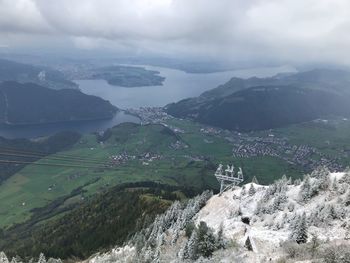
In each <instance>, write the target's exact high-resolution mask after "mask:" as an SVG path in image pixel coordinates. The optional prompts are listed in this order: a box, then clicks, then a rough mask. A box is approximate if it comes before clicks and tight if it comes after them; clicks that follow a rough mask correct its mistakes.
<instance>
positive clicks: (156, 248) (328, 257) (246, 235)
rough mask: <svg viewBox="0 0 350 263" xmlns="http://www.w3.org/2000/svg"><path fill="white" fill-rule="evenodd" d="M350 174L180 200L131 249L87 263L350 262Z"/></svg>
mask: <svg viewBox="0 0 350 263" xmlns="http://www.w3.org/2000/svg"><path fill="white" fill-rule="evenodd" d="M349 187H350V175H349V173H348V172H345V173H329V171H328V170H327V169H326V168H320V169H317V170H315V171H314V172H313V173H311V174H310V175H306V176H305V177H304V179H303V180H302V181H301V180H296V181H295V182H294V183H292V181H291V180H288V179H287V178H286V177H283V178H282V179H280V180H278V181H276V182H275V183H273V184H271V185H269V186H262V185H259V184H257V182H255V183H249V184H246V185H243V186H242V187H234V188H232V189H229V190H227V191H226V192H224V193H222V194H218V195H214V196H211V194H210V193H208V192H204V193H203V194H202V195H200V196H197V197H196V198H194V199H192V200H190V201H189V202H187V204H181V203H179V202H175V203H174V204H173V205H172V206H171V207H170V208H169V209H168V210H167V211H166V212H165V213H164V214H162V215H160V216H158V217H157V218H156V219H155V221H154V222H153V223H152V224H151V225H150V226H149V227H147V228H145V229H143V230H142V231H140V232H139V233H138V234H136V235H135V236H133V237H132V238H131V239H130V240H129V242H127V243H126V244H125V245H124V246H119V247H115V248H114V249H113V250H110V251H109V252H106V253H103V252H102V253H100V254H98V255H93V256H92V257H91V258H89V259H88V260H86V261H85V262H89V263H105V262H233V263H234V262H242V263H255V262H325V263H328V262H348V261H349V259H350V253H349V248H350V244H349V238H350V224H349V219H350V217H349V215H350V213H349V212H350V193H349V191H348V188H349Z"/></svg>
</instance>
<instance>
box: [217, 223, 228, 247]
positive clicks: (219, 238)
mask: <svg viewBox="0 0 350 263" xmlns="http://www.w3.org/2000/svg"><path fill="white" fill-rule="evenodd" d="M216 248H217V249H225V248H226V241H225V237H224V226H223V224H222V223H221V224H220V227H219V231H218V234H217V237H216Z"/></svg>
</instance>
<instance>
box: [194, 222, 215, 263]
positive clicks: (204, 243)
mask: <svg viewBox="0 0 350 263" xmlns="http://www.w3.org/2000/svg"><path fill="white" fill-rule="evenodd" d="M215 248H216V246H215V237H214V234H213V231H212V230H211V229H210V228H209V227H208V226H207V224H206V223H205V222H203V221H201V222H200V223H199V226H198V253H199V254H200V255H202V256H204V257H210V256H211V255H212V254H213V252H214V251H215Z"/></svg>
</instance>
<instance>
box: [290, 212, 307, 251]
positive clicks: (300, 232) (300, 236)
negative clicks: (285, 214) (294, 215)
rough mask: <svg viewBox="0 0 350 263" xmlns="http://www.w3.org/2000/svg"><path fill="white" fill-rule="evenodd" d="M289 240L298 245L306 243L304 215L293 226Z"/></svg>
mask: <svg viewBox="0 0 350 263" xmlns="http://www.w3.org/2000/svg"><path fill="white" fill-rule="evenodd" d="M293 228H294V229H292V232H291V236H290V238H291V239H292V240H293V241H295V242H297V243H298V244H302V243H306V242H307V222H306V214H305V213H303V215H302V216H299V217H298V221H297V222H296V223H295V225H294V226H293Z"/></svg>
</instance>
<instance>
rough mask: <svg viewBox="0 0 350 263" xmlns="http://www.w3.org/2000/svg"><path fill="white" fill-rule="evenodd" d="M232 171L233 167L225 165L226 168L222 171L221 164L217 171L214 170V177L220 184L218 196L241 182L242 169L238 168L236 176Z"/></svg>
mask: <svg viewBox="0 0 350 263" xmlns="http://www.w3.org/2000/svg"><path fill="white" fill-rule="evenodd" d="M234 169H235V167H234V166H233V165H231V166H229V165H227V168H226V169H225V170H224V168H223V166H222V164H219V167H218V169H216V172H215V177H216V179H217V180H218V181H219V183H220V194H221V193H222V192H224V191H225V190H226V189H228V188H230V187H232V186H234V185H239V184H240V183H241V182H243V172H242V168H241V167H240V168H239V170H238V172H237V174H236V173H235V171H234Z"/></svg>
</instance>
